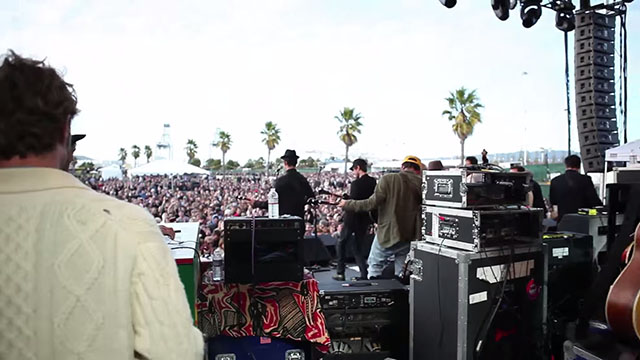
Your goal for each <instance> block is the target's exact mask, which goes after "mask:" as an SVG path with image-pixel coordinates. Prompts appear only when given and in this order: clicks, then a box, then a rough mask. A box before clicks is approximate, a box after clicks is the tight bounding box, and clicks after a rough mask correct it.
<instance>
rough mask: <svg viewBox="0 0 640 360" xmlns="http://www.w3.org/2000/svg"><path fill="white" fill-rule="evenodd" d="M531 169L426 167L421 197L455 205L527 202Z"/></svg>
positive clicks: (456, 206)
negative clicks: (432, 168)
mask: <svg viewBox="0 0 640 360" xmlns="http://www.w3.org/2000/svg"><path fill="white" fill-rule="evenodd" d="M531 177H532V175H531V173H529V172H519V173H515V172H504V171H492V170H491V171H490V170H479V169H478V170H471V169H465V168H458V169H450V170H440V171H423V172H422V201H423V203H424V204H426V205H432V206H446V207H455V208H476V207H495V206H503V205H526V201H527V192H528V191H529V182H530V181H531Z"/></svg>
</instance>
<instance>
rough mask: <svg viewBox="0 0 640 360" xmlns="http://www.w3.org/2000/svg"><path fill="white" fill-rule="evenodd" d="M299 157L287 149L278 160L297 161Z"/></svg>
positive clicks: (293, 151)
mask: <svg viewBox="0 0 640 360" xmlns="http://www.w3.org/2000/svg"><path fill="white" fill-rule="evenodd" d="M298 158H299V156H298V155H297V154H296V151H295V150H291V149H287V151H285V152H284V155H282V156H280V159H296V160H298Z"/></svg>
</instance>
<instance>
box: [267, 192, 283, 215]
mask: <svg viewBox="0 0 640 360" xmlns="http://www.w3.org/2000/svg"><path fill="white" fill-rule="evenodd" d="M267 198H268V203H269V217H270V218H277V217H280V206H279V199H278V192H277V191H276V189H273V188H272V189H271V191H269V195H267Z"/></svg>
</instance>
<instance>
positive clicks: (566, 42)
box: [564, 31, 571, 156]
mask: <svg viewBox="0 0 640 360" xmlns="http://www.w3.org/2000/svg"><path fill="white" fill-rule="evenodd" d="M564 79H565V84H566V87H567V156H569V155H571V87H570V84H569V80H570V79H569V35H568V32H566V31H565V32H564Z"/></svg>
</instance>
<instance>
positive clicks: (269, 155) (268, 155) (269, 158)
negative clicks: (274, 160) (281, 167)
mask: <svg viewBox="0 0 640 360" xmlns="http://www.w3.org/2000/svg"><path fill="white" fill-rule="evenodd" d="M267 149H268V150H269V151H268V152H267V176H269V170H270V169H269V160H271V149H269V148H267Z"/></svg>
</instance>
